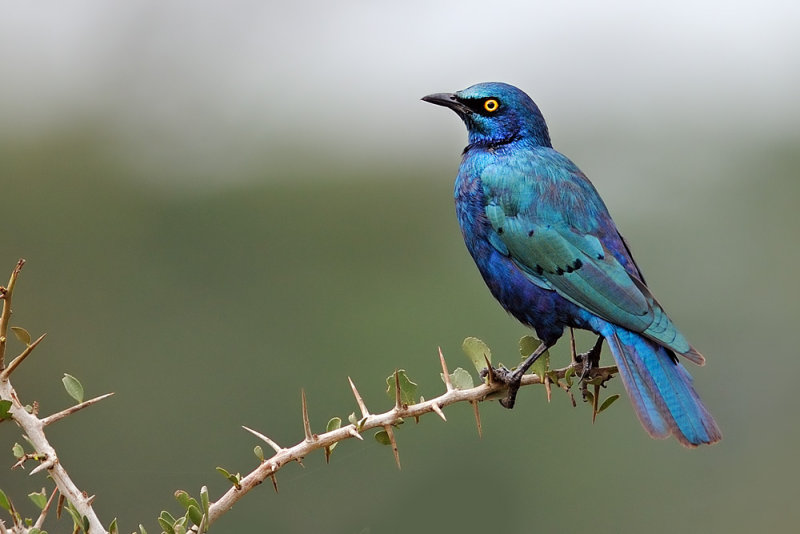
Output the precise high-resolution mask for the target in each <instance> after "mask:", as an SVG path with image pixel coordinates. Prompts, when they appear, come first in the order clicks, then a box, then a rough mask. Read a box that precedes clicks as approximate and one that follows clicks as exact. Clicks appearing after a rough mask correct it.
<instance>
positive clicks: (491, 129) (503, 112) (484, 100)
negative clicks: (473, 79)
mask: <svg viewBox="0 0 800 534" xmlns="http://www.w3.org/2000/svg"><path fill="white" fill-rule="evenodd" d="M422 100H424V101H425V102H430V103H431V104H436V105H439V106H444V107H447V108H450V109H452V110H453V111H455V112H456V113H457V114H458V116H459V117H461V119H462V120H463V121H464V123H465V124H466V125H467V130H468V131H469V142H470V144H473V145H494V144H497V143H507V142H509V141H513V140H516V139H525V140H528V141H529V142H533V143H534V144H535V145H537V146H548V147H549V146H551V145H550V134H549V133H548V132H547V124H546V123H545V121H544V117H542V113H541V111H539V108H538V107H537V106H536V104H535V103H534V102H533V100H531V98H530V97H529V96H528V95H526V94H525V93H524V92H523V91H521V90H519V89H517V88H516V87H514V86H513V85H508V84H507V83H499V82H487V83H479V84H477V85H473V86H472V87H467V88H466V89H464V90H461V91H457V92H455V93H436V94H432V95H428V96H424V97H422Z"/></svg>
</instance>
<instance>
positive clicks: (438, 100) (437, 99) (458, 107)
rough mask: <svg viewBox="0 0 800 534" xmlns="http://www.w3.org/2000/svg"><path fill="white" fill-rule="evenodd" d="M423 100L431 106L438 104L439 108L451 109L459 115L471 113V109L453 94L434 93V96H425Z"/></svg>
mask: <svg viewBox="0 0 800 534" xmlns="http://www.w3.org/2000/svg"><path fill="white" fill-rule="evenodd" d="M422 100H424V101H425V102H430V103H431V104H436V105H437V106H444V107H446V108H450V109H452V110H453V111H455V112H456V113H459V114H465V113H469V111H470V109H469V108H468V107H467V106H465V105H464V104H463V103H461V101H460V100H459V99H458V98H456V95H454V94H453V93H434V94H432V95H427V96H423V97H422Z"/></svg>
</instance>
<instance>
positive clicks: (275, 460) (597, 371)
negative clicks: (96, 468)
mask: <svg viewBox="0 0 800 534" xmlns="http://www.w3.org/2000/svg"><path fill="white" fill-rule="evenodd" d="M439 358H440V363H441V366H442V376H443V379H444V382H445V392H444V393H443V394H441V395H439V396H438V397H436V398H434V399H430V400H426V401H422V402H419V403H416V404H403V403H402V402H401V401H400V385H399V380H398V373H397V372H395V374H394V379H395V405H394V407H392V409H391V410H389V411H386V412H383V413H380V414H372V413H370V412H369V410H368V409H367V406H366V403H365V402H364V400H363V398H362V397H361V395H360V394H359V392H358V390H357V389H356V386H355V384H353V381H352V380H350V379H348V380H350V386H351V388H352V390H353V396H354V397H355V400H356V404H357V405H358V407H359V409H360V411H361V418H360V419H359V420H358V422H357V423H354V424H353V423H351V424H349V425H347V426H343V427H340V428H337V429H334V430H331V431H330V432H325V433H322V434H314V433H312V432H311V424H310V421H309V419H308V406H307V403H306V399H305V393H302V396H301V397H302V414H303V429H304V434H305V437H304V439H303V440H302V441H300V442H299V443H297V444H295V445H293V446H291V447H288V448H284V447H281V446H279V445H278V444H277V443H275V442H274V441H273V440H272V439H270V438H268V437H267V436H265V435H263V434H261V433H259V432H257V431H255V430H253V429H250V428H247V427H243V428H244V429H245V430H247V431H248V432H250V433H252V434H253V435H255V436H256V437H258V438H260V439H261V440H263V441H264V442H265V443H267V444H268V445H269V446H270V447H271V448H272V449H273V450H274V451H275V454H274V455H273V456H272V457H271V458H269V459H265V460H264V461H262V462H261V464H260V465H259V466H258V467H257V468H256V469H254V470H253V471H251V472H250V473H249V474H247V475H246V476H244V477H241V478H240V479H239V480H238V483H237V484H235V485H234V486H232V487H231V488H230V489H229V490H228V491H227V492H226V493H225V494H224V495H222V497H220V498H219V499H218V500H217V501H216V502H213V503H211V505H210V507H209V511H208V520H207V524H208V525H211V524H213V523H214V522H215V521H216V520H217V519H219V518H220V516H222V515H223V514H224V513H225V512H227V511H228V510H230V509H231V508H232V507H233V505H234V504H235V503H236V502H237V501H238V500H239V499H241V498H242V497H243V496H244V495H246V494H247V493H248V492H249V491H250V490H252V489H253V488H255V487H256V486H258V485H259V484H261V483H262V482H264V481H265V480H266V479H267V478H271V479H272V482H273V486H274V487H275V490H276V491H277V483H276V482H275V473H277V471H278V470H280V469H281V468H282V467H283V466H284V465H286V464H288V463H290V462H293V461H296V462H298V463H299V462H302V460H303V458H304V457H305V456H307V455H308V454H309V453H311V452H313V451H315V450H318V449H326V450H329V449H330V447H331V446H332V445H334V444H336V443H338V442H340V441H344V440H346V439H349V438H357V439H363V438H362V437H361V434H362V433H363V432H364V431H367V430H370V429H374V428H383V429H384V430H385V431H386V432H387V434H388V436H389V439H390V441H391V445H392V451H393V452H394V456H395V460H396V462H397V467H398V468H399V467H400V458H399V454H398V449H397V441H396V439H395V437H394V432H393V431H392V429H393V428H394V427H395V426H396V425H398V424H399V423H400V422H401V421H402V420H403V419H406V418H410V417H413V418H415V419H416V418H419V417H420V416H423V415H425V414H429V413H436V414H437V415H438V416H439V417H441V418H442V420H444V421H447V418H446V417H445V415H444V412H443V411H442V408H444V407H445V406H449V405H451V404H456V403H460V402H468V403H470V404H471V405H472V406H473V408H474V411H475V421H476V424H477V426H478V432H479V433H480V432H481V422H480V416H479V414H478V403H479V402H482V401H485V400H490V399H493V398H497V395H498V394H500V393H502V392H503V391H504V390H505V388H506V386H505V385H503V384H500V383H497V382H489V383H483V384H480V385H478V386H475V387H473V388H469V389H456V388H455V387H454V386H453V384H452V383H451V380H450V375H449V372H448V370H447V364H446V362H445V360H444V356H442V353H441V350H440V351H439ZM582 369H583V365H582V364H581V363H580V362H573V363H572V364H571V365H569V366H567V367H565V368H563V369H558V370H553V371H551V372H549V373H548V374H547V376H545V378H544V380H543V379H542V378H541V377H539V376H537V375H535V374H529V375H525V376H524V377H523V378H522V386H531V385H535V384H544V385H546V386H548V387H549V385H550V384H552V383H553V381H552V378H557V379H558V380H562V379H564V378H565V376H566V375H568V374H573V373H575V374H577V375H579V374H580V373H581V371H582ZM616 373H617V368H616V367H613V366H610V367H597V368H594V369H591V370H590V371H589V373H588V375H587V376H586V377H584V379H585V380H587V381H592V382H594V383H597V384H600V383H604V382H606V381H607V380H610V379H611V378H612V376H613V375H614V374H616ZM555 384H556V385H558V386H559V387H562V388H563V389H568V388H567V387H566V386H565V385H562V384H560V383H559V382H558V381H556V382H555ZM192 531H193V532H198V529H197V527H194V528H193V529H192Z"/></svg>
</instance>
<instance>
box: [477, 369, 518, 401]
mask: <svg viewBox="0 0 800 534" xmlns="http://www.w3.org/2000/svg"><path fill="white" fill-rule="evenodd" d="M480 376H481V378H486V377H489V383H490V384H492V383H499V384H504V385H505V386H506V387H508V394H507V395H506V396H505V398H503V399H500V404H501V405H502V406H503V407H504V408H508V409H509V410H510V409H511V408H513V407H514V404H515V402H516V399H517V391H519V388H520V385H521V383H522V375H521V374H520V375H518V374H517V373H516V372H514V371H511V370H510V369H507V368H506V367H503V366H502V365H501V366H500V367H487V368H484V369H483V370H481V372H480Z"/></svg>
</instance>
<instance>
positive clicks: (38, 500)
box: [28, 489, 47, 510]
mask: <svg viewBox="0 0 800 534" xmlns="http://www.w3.org/2000/svg"><path fill="white" fill-rule="evenodd" d="M28 497H29V498H30V500H32V501H33V504H35V505H36V506H37V507H38V508H39V510H44V506H45V505H46V504H47V492H46V491H45V490H44V489H42V492H41V493H36V492H33V493H29V494H28Z"/></svg>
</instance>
